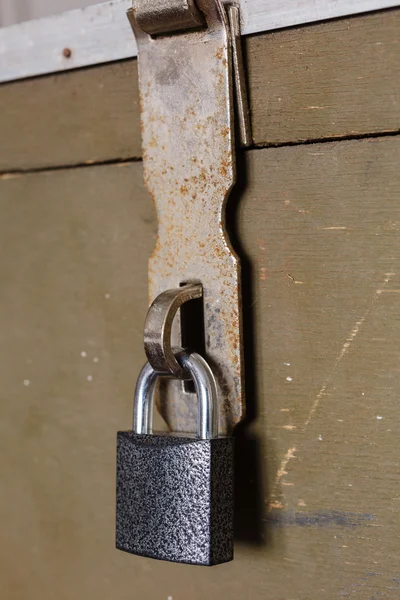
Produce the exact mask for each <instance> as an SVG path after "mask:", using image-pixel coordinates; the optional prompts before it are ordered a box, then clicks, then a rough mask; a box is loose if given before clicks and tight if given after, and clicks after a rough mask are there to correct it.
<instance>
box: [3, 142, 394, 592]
mask: <svg viewBox="0 0 400 600" xmlns="http://www.w3.org/2000/svg"><path fill="white" fill-rule="evenodd" d="M399 160H400V139H399V138H384V139H374V140H359V141H343V142H340V143H324V144H313V145H308V146H301V145H299V146H294V147H285V148H269V149H263V150H258V151H252V152H249V153H247V155H246V171H247V179H248V186H247V188H246V190H245V192H244V194H243V196H242V197H236V198H235V197H234V198H232V201H231V212H230V218H231V226H233V217H235V221H236V230H237V237H238V240H239V242H240V246H241V249H240V252H241V253H242V254H245V255H247V257H248V263H247V264H246V261H244V267H245V269H244V271H245V272H244V276H245V279H246V285H245V290H244V310H245V316H246V327H247V331H248V334H249V327H250V321H251V320H250V315H251V313H252V312H253V313H254V324H255V331H254V334H255V335H254V340H255V351H254V365H253V366H254V370H255V375H256V384H257V385H256V386H255V387H254V389H253V393H252V394H250V395H249V396H248V402H249V413H250V415H251V413H253V412H254V413H255V414H256V418H255V419H254V421H252V422H251V423H250V424H248V426H247V428H246V429H245V433H244V434H243V433H242V434H240V435H238V440H237V441H238V446H237V460H238V465H240V463H242V467H243V468H242V469H241V471H240V472H238V473H237V475H238V488H240V489H239V492H240V494H239V496H240V498H239V500H240V501H239V502H238V503H237V507H236V512H237V519H238V521H239V522H240V521H241V520H242V519H243V518H244V522H245V525H244V527H242V528H241V531H240V535H238V537H240V540H241V541H238V543H237V545H236V558H235V561H234V562H232V563H230V564H227V565H223V566H220V567H216V568H213V569H208V570H205V569H200V568H199V567H190V566H186V565H176V564H168V563H162V562H157V561H151V560H149V559H142V558H137V557H133V556H130V555H128V554H124V553H121V552H117V551H116V550H114V482H115V432H116V430H117V429H121V428H122V429H123V428H127V427H129V425H130V422H131V397H132V389H133V385H134V382H135V378H136V376H137V373H138V370H139V368H140V366H141V363H142V360H143V350H142V324H143V315H144V312H145V310H146V305H147V301H146V299H147V264H146V263H147V257H148V255H149V253H150V252H151V250H152V247H153V245H154V237H155V221H154V218H155V215H154V211H153V207H152V203H151V200H150V199H149V198H148V196H147V194H146V193H145V191H144V189H143V185H142V173H141V165H140V164H137V163H133V164H125V165H122V166H93V167H87V168H81V169H76V170H60V171H55V172H51V173H37V174H29V175H19V176H13V177H10V176H7V177H4V176H3V177H2V178H0V199H1V200H0V204H1V210H2V216H3V218H2V219H1V221H0V236H1V239H2V240H3V243H4V245H5V247H6V248H7V252H3V253H2V254H1V255H0V278H1V281H2V294H1V295H0V319H1V322H2V335H1V338H0V357H1V362H2V364H5V365H6V367H7V368H6V369H4V373H3V378H2V387H1V392H0V395H1V398H0V400H1V401H0V426H1V436H0V470H1V472H2V494H1V495H0V514H1V517H2V523H3V526H2V540H3V543H2V544H1V545H0V561H1V564H2V566H3V575H2V578H1V586H2V587H1V592H2V594H1V595H2V597H4V598H29V599H30V600H53V599H54V590H55V589H56V590H57V597H58V598H60V600H70V599H71V598H76V599H77V600H84V599H86V598H89V597H90V598H97V599H98V600H109V599H110V598H111V597H112V598H115V600H128V599H131V598H135V599H136V598H146V599H148V600H159V599H160V598H164V599H166V598H168V597H172V598H173V600H187V599H188V598H190V600H203V598H204V597H207V598H209V599H210V600H220V599H221V598H230V599H232V600H242V599H243V598H251V600H261V599H262V600H288V599H291V600H310V598H321V599H322V600H332V599H334V598H347V597H356V598H359V599H360V600H372V599H374V598H375V599H378V598H381V597H382V598H389V599H392V600H397V598H398V597H399V591H400V568H399V564H400V563H399V558H400V556H399V554H400V551H399V542H398V540H399V534H400V531H399V519H398V515H399V502H400V495H399V486H398V474H399V468H400V464H399V462H400V458H399V457H400V442H399V440H400V436H399V425H398V423H399V420H400V405H399V402H398V391H399V388H400V366H399V361H398V356H399V352H400V347H399V344H400V341H399V340H400V304H399V300H398V299H399V289H400V275H399V273H400V271H399V236H400V233H399V230H400V206H399V203H398V197H399V193H400V173H399V169H398V164H399ZM250 350H251V349H250V348H247V349H246V351H247V355H248V356H249V351H250ZM82 352H83V353H86V355H82ZM95 358H98V359H99V362H93V360H94V359H95ZM251 366H252V365H249V367H251ZM250 370H251V369H250ZM88 377H89V379H88ZM90 377H91V380H90ZM250 383H251V382H250V381H249V384H250ZM253 442H256V444H254V443H253ZM255 450H256V451H255ZM257 464H258V465H259V471H257V468H256V465H257ZM255 492H256V493H257V495H258V498H257V499H258V503H259V507H260V508H261V511H260V513H259V514H258V515H255V517H256V518H253V516H254V515H251V516H252V518H251V527H252V528H253V529H254V528H255V529H257V532H256V533H257V534H258V536H259V537H258V542H257V543H255V542H254V539H255V536H254V535H252V534H254V531H253V532H252V531H250V525H249V522H248V521H246V512H247V514H249V513H250V512H251V510H252V508H251V507H252V506H253V505H254V504H253V500H254V498H253V496H254V493H255ZM252 498H253V500H252ZM246 523H247V525H246ZM251 540H253V542H251ZM15 557H18V560H16V558H15Z"/></svg>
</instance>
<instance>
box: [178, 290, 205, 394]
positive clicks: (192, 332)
mask: <svg viewBox="0 0 400 600" xmlns="http://www.w3.org/2000/svg"><path fill="white" fill-rule="evenodd" d="M187 283H200V282H198V281H184V282H182V283H181V284H180V287H182V286H183V285H186V284H187ZM180 311H181V342H182V348H185V349H187V350H189V351H190V352H197V353H198V354H200V355H201V356H205V350H206V340H205V333H204V305H203V298H202V297H201V298H195V299H194V300H190V301H189V302H185V303H184V304H182V306H181V308H180ZM182 384H183V390H184V392H186V393H187V394H194V393H195V391H196V390H195V389H194V384H193V381H183V382H182Z"/></svg>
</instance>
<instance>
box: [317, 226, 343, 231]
mask: <svg viewBox="0 0 400 600" xmlns="http://www.w3.org/2000/svg"><path fill="white" fill-rule="evenodd" d="M321 229H322V231H332V230H339V229H342V230H343V229H347V227H321Z"/></svg>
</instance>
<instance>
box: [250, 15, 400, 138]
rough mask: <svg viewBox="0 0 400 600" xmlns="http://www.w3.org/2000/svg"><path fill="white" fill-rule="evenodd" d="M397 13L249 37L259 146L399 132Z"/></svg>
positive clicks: (252, 107)
mask: <svg viewBox="0 0 400 600" xmlns="http://www.w3.org/2000/svg"><path fill="white" fill-rule="evenodd" d="M399 28H400V10H393V11H387V12H382V13H375V14H371V15H365V16H363V17H359V18H351V19H341V20H337V21H334V22H332V23H322V24H319V25H313V26H310V27H304V28H299V29H290V30H288V31H282V32H278V33H271V34H269V35H263V36H260V37H253V38H249V39H248V44H247V48H248V52H247V55H248V73H249V82H250V94H251V98H252V102H251V109H252V115H253V125H252V126H253V135H254V140H255V143H256V144H257V145H260V146H265V145H267V144H283V143H287V142H291V143H293V142H299V141H304V140H313V139H324V138H325V139H326V138H335V137H346V136H355V135H365V134H371V133H377V132H379V133H381V132H383V131H389V132H390V131H399V130H400V39H399V35H398V32H399Z"/></svg>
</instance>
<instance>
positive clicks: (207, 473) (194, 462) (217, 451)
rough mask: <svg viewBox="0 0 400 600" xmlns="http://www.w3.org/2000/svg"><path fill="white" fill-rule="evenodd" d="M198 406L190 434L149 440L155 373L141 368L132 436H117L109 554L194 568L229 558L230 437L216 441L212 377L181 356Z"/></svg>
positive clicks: (198, 362) (200, 362) (197, 359)
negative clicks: (120, 553)
mask: <svg viewBox="0 0 400 600" xmlns="http://www.w3.org/2000/svg"><path fill="white" fill-rule="evenodd" d="M177 358H178V361H179V363H180V364H181V366H182V367H183V368H184V369H185V370H186V372H187V373H188V374H189V375H190V378H191V379H192V380H193V383H194V386H195V390H196V394H197V402H198V431H197V435H195V434H185V433H184V434H182V433H173V432H171V433H170V432H168V433H154V434H153V433H151V418H152V404H153V395H154V386H155V382H156V380H157V377H159V376H160V374H159V373H157V372H155V371H154V370H153V369H152V367H151V366H150V365H149V363H147V364H146V365H145V367H144V368H143V369H142V372H141V374H140V376H139V379H138V383H137V386H136V392H135V400H134V420H133V431H120V432H118V434H117V515H116V547H117V548H118V549H120V550H124V551H126V552H130V553H132V554H136V555H139V556H147V557H150V558H157V559H160V560H168V561H173V562H180V563H189V564H194V565H208V566H211V565H216V564H220V563H224V562H228V561H230V560H232V559H233V448H234V445H233V438H232V437H218V405H217V404H218V398H217V388H216V383H215V379H214V376H213V373H212V371H211V369H210V367H209V366H208V364H207V362H206V361H205V360H204V359H203V358H202V357H201V356H200V355H198V354H196V353H192V354H188V353H186V352H184V351H181V352H179V353H178V354H177Z"/></svg>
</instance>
